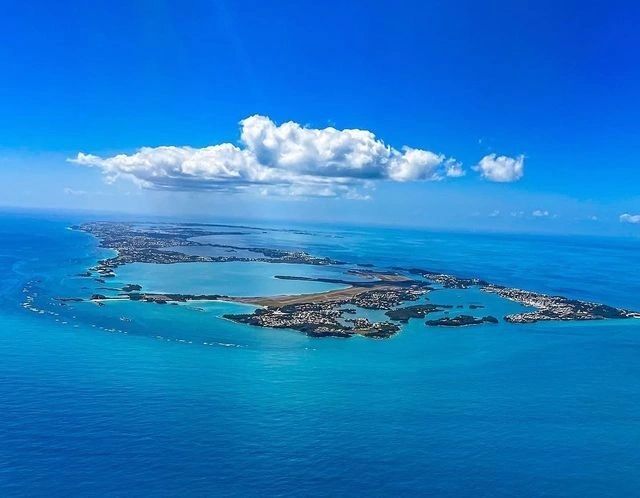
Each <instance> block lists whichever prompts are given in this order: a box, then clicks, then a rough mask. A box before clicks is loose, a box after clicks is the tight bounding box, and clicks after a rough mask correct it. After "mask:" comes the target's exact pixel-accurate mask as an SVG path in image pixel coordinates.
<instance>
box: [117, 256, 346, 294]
mask: <svg viewBox="0 0 640 498" xmlns="http://www.w3.org/2000/svg"><path fill="white" fill-rule="evenodd" d="M276 275H293V276H298V275H303V276H308V277H314V278H315V277H317V278H323V277H324V278H340V277H345V275H344V274H343V273H342V271H341V270H338V271H336V270H334V269H332V268H325V267H321V266H309V265H290V264H283V263H279V264H273V263H259V262H229V263H182V264H175V265H155V264H148V263H134V264H132V265H126V266H124V267H122V268H120V269H119V270H118V275H117V276H118V281H120V282H135V283H138V284H140V285H142V286H143V289H144V290H146V291H149V292H179V293H184V294H206V293H209V294H223V295H226V296H273V295H278V294H310V293H313V292H324V291H327V290H332V289H341V288H345V287H347V286H345V285H336V284H327V283H323V282H308V281H301V280H283V279H276V278H274V277H275V276H276ZM349 279H350V280H355V278H352V277H349Z"/></svg>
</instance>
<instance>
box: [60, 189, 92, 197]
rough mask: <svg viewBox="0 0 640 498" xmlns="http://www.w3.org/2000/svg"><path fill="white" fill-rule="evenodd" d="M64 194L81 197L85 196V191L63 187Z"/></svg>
mask: <svg viewBox="0 0 640 498" xmlns="http://www.w3.org/2000/svg"><path fill="white" fill-rule="evenodd" d="M64 193H65V194H66V195H77V196H81V195H87V191H86V190H77V189H74V188H71V187H65V188H64Z"/></svg>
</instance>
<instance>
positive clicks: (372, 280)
mask: <svg viewBox="0 0 640 498" xmlns="http://www.w3.org/2000/svg"><path fill="white" fill-rule="evenodd" d="M73 228H74V229H76V230H81V231H83V232H86V233H88V234H91V235H92V236H94V237H96V238H97V239H98V240H99V243H100V247H103V248H107V249H111V250H113V251H115V253H116V254H115V255H114V256H112V257H110V258H106V259H103V260H101V261H99V262H98V263H97V265H95V266H94V267H92V268H89V269H88V270H87V271H86V272H82V273H79V274H77V275H76V276H77V277H80V278H87V277H91V278H94V279H95V280H97V281H98V282H100V283H104V282H105V279H106V278H110V279H113V278H114V277H115V275H116V270H117V268H118V267H119V266H122V265H125V264H129V263H153V264H175V263H187V262H188V263H204V262H207V263H211V262H214V263H215V262H227V261H239V262H248V261H259V262H268V263H274V264H277V263H297V264H306V265H323V266H324V265H336V266H341V267H343V268H344V270H343V272H342V273H343V275H344V277H343V278H339V277H336V278H321V277H318V278H315V277H308V276H298V275H276V276H275V277H274V278H277V279H283V280H301V281H315V282H323V283H329V284H336V285H340V286H342V288H340V289H335V290H329V291H325V292H318V293H313V294H299V295H280V296H256V297H250V296H249V297H229V296H225V295H221V294H180V293H161V294H160V293H149V292H143V291H142V287H141V286H140V285H139V284H136V283H129V284H126V285H124V286H123V287H121V288H120V289H111V288H107V287H102V288H101V289H106V290H111V291H115V292H117V294H116V295H110V296H108V295H105V294H103V293H94V294H93V295H91V296H90V297H89V298H78V297H69V298H59V301H60V303H61V304H64V303H72V302H78V301H83V300H88V301H92V302H94V303H96V304H104V303H106V302H108V301H109V300H112V299H128V300H131V301H139V302H146V303H155V304H168V303H171V304H177V303H186V302H190V301H222V300H224V301H233V302H238V303H244V304H251V305H253V306H256V307H257V309H255V311H253V312H252V313H244V314H226V315H224V318H225V319H228V320H231V321H234V322H237V323H243V324H248V325H252V326H256V327H266V328H272V329H293V330H297V331H299V332H302V333H304V334H306V335H308V336H310V337H339V338H348V337H354V336H362V337H367V338H373V339H386V338H389V337H392V336H393V335H395V334H397V333H398V332H399V331H400V330H401V326H402V325H404V324H407V323H408V322H409V320H412V319H424V318H425V317H427V316H428V315H430V314H434V313H441V314H442V315H447V316H441V317H438V318H435V319H430V320H427V321H426V322H425V325H426V326H428V327H461V326H471V325H480V324H487V323H489V324H497V323H499V319H498V318H496V317H494V316H492V315H486V316H483V317H477V316H471V315H464V314H461V315H457V316H448V313H449V311H450V310H452V309H453V308H463V307H464V306H463V305H462V304H459V303H456V304H433V303H425V302H420V303H416V304H410V305H406V303H410V302H414V303H415V302H416V301H418V300H422V301H425V300H426V301H428V300H429V298H428V297H427V294H428V293H430V292H432V291H434V290H438V289H458V290H465V289H471V288H475V289H479V290H481V291H482V292H486V293H491V294H495V295H498V296H500V297H501V298H503V299H507V300H510V301H513V302H516V303H519V304H520V305H522V307H523V311H522V312H519V313H512V314H508V315H506V316H504V317H503V319H504V321H505V322H506V323H508V324H522V323H534V322H538V321H549V320H605V319H628V318H640V314H638V313H637V312H634V311H630V310H625V309H620V308H615V307H612V306H608V305H604V304H598V303H591V302H586V301H580V300H575V299H569V298H566V297H562V296H550V295H546V294H542V293H537V292H532V291H525V290H521V289H516V288H509V287H506V286H502V285H498V284H492V283H490V282H488V281H486V280H483V279H480V278H469V277H459V276H455V275H451V274H446V273H440V272H436V271H433V270H428V269H421V268H402V267H391V268H389V269H384V268H380V269H378V268H377V267H375V266H374V265H373V264H370V263H366V262H358V263H352V264H349V263H347V262H344V261H337V260H333V259H331V258H327V257H322V256H316V255H310V254H308V253H306V252H305V251H285V250H282V249H279V248H268V247H252V246H248V247H241V246H236V245H227V244H217V243H210V242H204V241H203V240H202V237H207V236H208V237H211V236H219V235H229V234H232V235H233V234H236V235H246V233H248V231H250V230H259V229H258V228H256V227H247V226H237V227H233V226H231V225H215V224H188V223H185V224H156V225H148V224H147V225H143V224H136V223H116V222H92V223H85V224H82V225H78V226H75V227H73ZM221 228H226V229H232V231H228V230H227V231H221ZM260 230H266V229H260ZM294 233H297V232H294ZM194 246H209V247H216V248H219V249H221V250H222V252H224V255H218V256H207V255H194V254H187V253H186V252H180V249H181V248H183V247H194ZM240 254H243V256H242V255H240ZM374 268H376V269H375V270H374ZM484 307H485V306H484V305H483V304H478V303H472V304H469V305H468V308H469V309H470V310H478V309H482V308H484ZM358 308H359V309H364V310H382V311H384V312H385V313H384V314H385V316H386V317H387V319H388V320H378V321H372V320H371V319H369V318H366V317H363V316H358V314H359V312H358Z"/></svg>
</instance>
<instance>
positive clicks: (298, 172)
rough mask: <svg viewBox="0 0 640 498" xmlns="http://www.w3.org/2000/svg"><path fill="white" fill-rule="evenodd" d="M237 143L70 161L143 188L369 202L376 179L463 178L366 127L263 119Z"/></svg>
mask: <svg viewBox="0 0 640 498" xmlns="http://www.w3.org/2000/svg"><path fill="white" fill-rule="evenodd" d="M240 125H241V133H240V138H241V141H240V145H234V144H230V143H223V144H219V145H211V146H208V147H203V148H192V147H178V146H162V147H142V148H141V149H139V150H138V151H136V152H135V153H133V154H118V155H115V156H111V157H100V156H96V155H91V154H84V153H82V152H80V153H78V155H77V156H76V157H75V158H73V159H70V161H72V162H74V163H77V164H81V165H85V166H93V167H97V168H100V169H101V170H102V172H103V173H104V175H105V177H106V179H107V181H109V182H112V181H115V180H116V179H118V178H127V179H130V180H133V181H134V182H136V183H137V184H138V185H140V186H142V187H145V188H153V189H167V190H198V189H204V190H225V191H245V190H247V189H250V188H254V187H257V188H258V190H259V192H261V193H266V194H277V195H293V196H318V197H336V196H339V197H346V198H352V199H363V198H367V194H366V193H364V194H363V193H362V192H361V190H363V189H364V190H367V189H369V188H370V187H371V186H372V185H373V182H374V181H384V180H386V181H393V182H408V181H418V180H441V179H444V178H447V177H450V178H456V177H460V176H463V175H464V174H465V172H464V169H463V168H462V165H461V164H460V163H459V162H457V161H455V160H454V159H452V158H447V157H445V156H444V155H442V154H437V153H434V152H431V151H428V150H422V149H416V148H412V147H406V146H405V147H402V148H401V149H400V150H398V149H395V148H393V147H391V146H389V145H386V144H385V143H384V142H383V141H382V140H380V139H379V138H377V137H376V136H375V135H374V134H373V133H372V132H370V131H367V130H358V129H351V130H350V129H346V130H338V129H335V128H331V127H329V128H324V129H316V128H308V127H305V126H302V125H300V124H298V123H295V122H293V121H289V122H286V123H283V124H281V125H277V124H276V123H274V122H273V121H272V120H271V119H269V118H268V117H266V116H259V115H255V116H250V117H248V118H246V119H244V120H242V121H241V122H240Z"/></svg>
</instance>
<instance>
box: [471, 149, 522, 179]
mask: <svg viewBox="0 0 640 498" xmlns="http://www.w3.org/2000/svg"><path fill="white" fill-rule="evenodd" d="M473 169H474V170H475V171H478V172H479V173H480V174H481V175H482V177H483V178H486V179H487V180H489V181H492V182H500V183H510V182H517V181H518V180H520V179H521V178H522V177H523V176H524V156H522V155H520V156H518V157H509V156H498V155H496V154H489V155H486V156H484V157H483V158H482V159H481V160H480V162H479V163H478V164H477V165H476V166H474V167H473Z"/></svg>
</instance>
